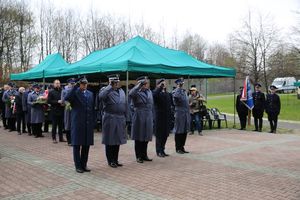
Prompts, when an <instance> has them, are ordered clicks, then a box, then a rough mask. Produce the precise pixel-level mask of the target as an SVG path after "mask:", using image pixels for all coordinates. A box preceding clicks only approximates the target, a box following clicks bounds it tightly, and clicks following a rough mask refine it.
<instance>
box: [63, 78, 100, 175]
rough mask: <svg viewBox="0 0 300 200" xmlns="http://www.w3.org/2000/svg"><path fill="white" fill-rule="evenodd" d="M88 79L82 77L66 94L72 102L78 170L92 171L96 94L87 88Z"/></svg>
mask: <svg viewBox="0 0 300 200" xmlns="http://www.w3.org/2000/svg"><path fill="white" fill-rule="evenodd" d="M87 84H88V81H87V79H86V78H85V77H83V78H81V79H80V80H79V81H78V82H77V84H76V85H75V86H74V87H73V88H72V90H71V91H70V92H68V94H67V95H66V98H65V100H66V101H69V102H70V103H71V107H72V110H71V138H72V146H73V158H74V164H75V169H76V172H78V173H83V172H90V171H91V170H90V169H89V168H88V167H87V161H88V157H89V149H90V145H93V144H94V125H95V113H94V107H95V106H94V95H93V93H92V92H91V91H89V90H87Z"/></svg>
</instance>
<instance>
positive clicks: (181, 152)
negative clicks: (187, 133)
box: [176, 150, 184, 154]
mask: <svg viewBox="0 0 300 200" xmlns="http://www.w3.org/2000/svg"><path fill="white" fill-rule="evenodd" d="M176 153H179V154H184V152H183V151H182V150H176Z"/></svg>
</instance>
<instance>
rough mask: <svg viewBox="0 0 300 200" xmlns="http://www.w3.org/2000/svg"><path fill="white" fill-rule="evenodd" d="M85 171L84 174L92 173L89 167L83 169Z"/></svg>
mask: <svg viewBox="0 0 300 200" xmlns="http://www.w3.org/2000/svg"><path fill="white" fill-rule="evenodd" d="M83 171H84V172H90V171H91V169H89V168H87V167H84V168H83Z"/></svg>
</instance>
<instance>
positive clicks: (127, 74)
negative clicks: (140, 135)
mask: <svg viewBox="0 0 300 200" xmlns="http://www.w3.org/2000/svg"><path fill="white" fill-rule="evenodd" d="M128 84H129V72H128V71H126V104H127V107H128V108H129V107H130V105H128V96H129V91H128V89H129V88H128ZM126 137H127V139H129V134H128V128H127V125H126Z"/></svg>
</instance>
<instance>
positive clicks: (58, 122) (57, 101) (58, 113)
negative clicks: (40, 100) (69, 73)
mask: <svg viewBox="0 0 300 200" xmlns="http://www.w3.org/2000/svg"><path fill="white" fill-rule="evenodd" d="M61 92H62V89H61V87H60V81H59V80H55V81H54V82H53V89H52V90H50V91H49V95H48V103H49V104H50V105H51V111H50V112H51V117H52V140H53V143H54V144H56V143H57V141H56V131H57V128H58V136H59V141H60V142H66V141H65V140H64V138H63V125H64V104H63V101H62V99H61Z"/></svg>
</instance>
